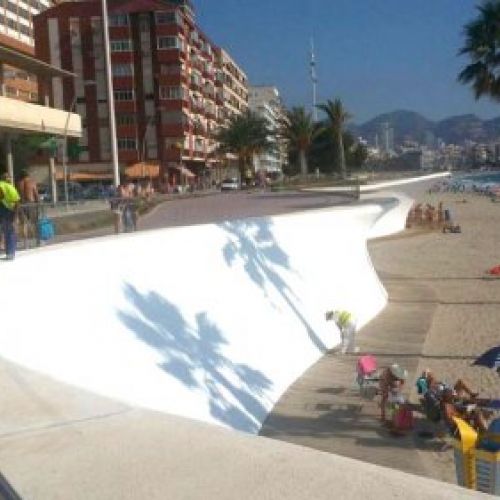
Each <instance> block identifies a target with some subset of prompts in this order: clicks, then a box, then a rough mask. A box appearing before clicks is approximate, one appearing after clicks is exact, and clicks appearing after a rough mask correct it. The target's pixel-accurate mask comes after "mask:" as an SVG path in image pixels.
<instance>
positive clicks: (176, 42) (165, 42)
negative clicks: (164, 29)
mask: <svg viewBox="0 0 500 500" xmlns="http://www.w3.org/2000/svg"><path fill="white" fill-rule="evenodd" d="M157 43H158V44H157V46H158V48H159V49H182V40H181V39H180V38H179V37H178V36H159V37H158V39H157Z"/></svg>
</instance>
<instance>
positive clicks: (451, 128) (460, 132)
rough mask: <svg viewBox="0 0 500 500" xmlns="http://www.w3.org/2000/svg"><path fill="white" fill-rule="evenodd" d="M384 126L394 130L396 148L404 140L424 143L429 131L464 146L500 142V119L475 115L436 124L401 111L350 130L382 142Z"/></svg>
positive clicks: (456, 117) (387, 114)
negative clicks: (473, 142) (474, 142)
mask: <svg viewBox="0 0 500 500" xmlns="http://www.w3.org/2000/svg"><path fill="white" fill-rule="evenodd" d="M384 123H388V124H389V126H390V127H391V128H393V129H394V143H395V144H396V145H398V144H401V143H402V142H403V141H405V140H412V141H417V142H420V143H423V142H425V138H426V136H428V133H429V132H430V133H432V134H433V135H434V136H435V137H436V138H437V137H439V138H441V139H442V140H443V141H444V142H446V143H447V144H463V142H464V141H466V140H471V141H476V142H490V141H497V140H499V141H500V117H498V118H494V119H492V120H482V119H481V118H479V117H477V116H476V115H472V114H468V115H460V116H452V117H450V118H445V119H444V120H441V121H438V122H435V121H431V120H428V119H427V118H425V117H424V116H422V115H421V114H419V113H415V112H414V111H405V110H399V111H393V112H392V113H384V114H382V115H379V116H377V117H375V118H373V119H372V120H370V121H368V122H366V123H363V124H361V125H352V126H350V127H349V129H350V130H351V132H353V133H354V134H355V135H358V136H362V137H363V138H365V139H367V140H368V141H369V142H370V143H374V141H375V135H376V134H378V135H379V140H380V137H381V134H380V131H381V128H382V126H383V124H384Z"/></svg>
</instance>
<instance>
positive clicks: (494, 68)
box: [458, 0, 500, 100]
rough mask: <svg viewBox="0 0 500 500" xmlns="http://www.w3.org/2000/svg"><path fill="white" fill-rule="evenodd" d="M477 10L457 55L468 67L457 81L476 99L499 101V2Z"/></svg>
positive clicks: (465, 30) (486, 3) (482, 6)
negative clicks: (472, 93)
mask: <svg viewBox="0 0 500 500" xmlns="http://www.w3.org/2000/svg"><path fill="white" fill-rule="evenodd" d="M477 9H478V11H479V15H478V16H477V17H476V19H474V20H472V21H471V22H469V23H468V24H466V25H465V27H464V35H465V44H464V46H463V48H462V49H461V50H460V52H459V53H460V54H461V55H467V56H469V58H470V60H471V63H470V64H469V65H467V66H466V67H465V68H464V69H463V70H462V71H461V72H460V74H459V75H458V81H459V82H461V83H463V84H465V85H471V87H472V89H473V90H474V94H475V96H476V99H479V98H480V97H482V96H483V95H488V96H490V97H492V98H493V99H495V100H500V71H499V70H500V2H499V1H498V0H488V1H487V2H485V3H483V4H482V5H480V6H478V7H477Z"/></svg>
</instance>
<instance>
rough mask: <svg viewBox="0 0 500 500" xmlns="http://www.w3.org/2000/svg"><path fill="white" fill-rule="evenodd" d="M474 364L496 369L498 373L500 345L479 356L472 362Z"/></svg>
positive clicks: (499, 369)
mask: <svg viewBox="0 0 500 500" xmlns="http://www.w3.org/2000/svg"><path fill="white" fill-rule="evenodd" d="M472 364H473V365H476V366H485V367H486V368H493V369H496V370H497V371H498V372H499V374H500V346H498V347H493V349H490V350H489V351H486V352H485V353H484V354H482V355H481V356H479V358H477V359H476V361H474V363H472Z"/></svg>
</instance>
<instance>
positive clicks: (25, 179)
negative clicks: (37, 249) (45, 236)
mask: <svg viewBox="0 0 500 500" xmlns="http://www.w3.org/2000/svg"><path fill="white" fill-rule="evenodd" d="M17 190H18V192H19V196H20V197H21V203H22V204H23V206H22V207H21V210H20V212H19V213H20V224H21V232H22V234H23V237H24V246H25V248H27V247H28V238H29V237H30V236H31V237H33V238H36V237H37V223H38V218H39V207H38V203H39V201H40V197H39V195H38V189H37V187H36V182H35V181H33V179H31V177H30V175H29V173H28V172H27V171H26V170H23V171H21V176H20V180H19V182H18V183H17ZM30 233H31V234H30Z"/></svg>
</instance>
